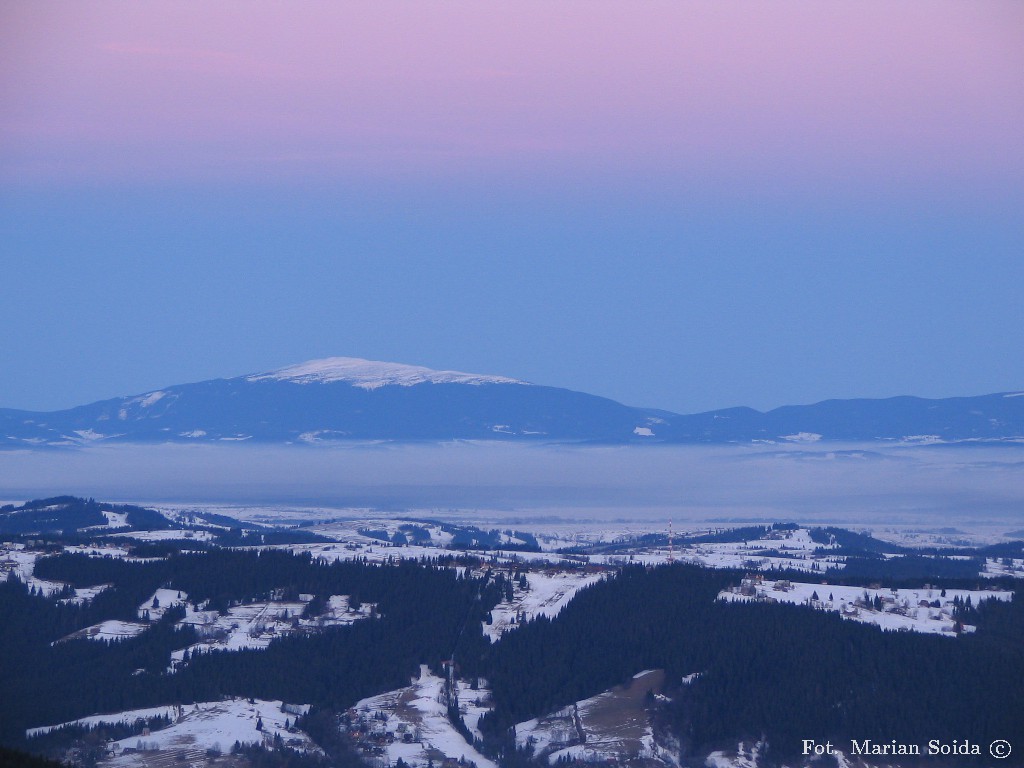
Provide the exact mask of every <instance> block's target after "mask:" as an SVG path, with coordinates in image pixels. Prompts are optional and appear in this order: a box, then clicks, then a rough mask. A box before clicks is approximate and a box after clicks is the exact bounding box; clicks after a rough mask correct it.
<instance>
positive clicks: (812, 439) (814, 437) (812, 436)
mask: <svg viewBox="0 0 1024 768" xmlns="http://www.w3.org/2000/svg"><path fill="white" fill-rule="evenodd" d="M780 439H782V440H788V441H789V442H791V443H816V442H818V441H819V440H821V435H819V434H818V433H817V432H797V433H796V434H795V435H780Z"/></svg>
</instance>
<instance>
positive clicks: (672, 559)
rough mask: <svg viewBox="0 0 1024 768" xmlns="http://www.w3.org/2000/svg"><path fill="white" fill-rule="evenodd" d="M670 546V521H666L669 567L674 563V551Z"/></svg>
mask: <svg viewBox="0 0 1024 768" xmlns="http://www.w3.org/2000/svg"><path fill="white" fill-rule="evenodd" d="M672 544H673V542H672V521H671V520H669V521H668V562H669V565H671V564H672V563H674V562H675V561H676V558H675V550H674V549H673V546H672Z"/></svg>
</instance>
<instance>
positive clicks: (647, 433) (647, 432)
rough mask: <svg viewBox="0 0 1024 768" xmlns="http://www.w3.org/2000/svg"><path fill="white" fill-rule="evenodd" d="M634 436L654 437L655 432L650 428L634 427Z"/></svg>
mask: <svg viewBox="0 0 1024 768" xmlns="http://www.w3.org/2000/svg"><path fill="white" fill-rule="evenodd" d="M633 434H634V435H640V437H654V431H653V430H652V429H651V428H650V427H634V428H633Z"/></svg>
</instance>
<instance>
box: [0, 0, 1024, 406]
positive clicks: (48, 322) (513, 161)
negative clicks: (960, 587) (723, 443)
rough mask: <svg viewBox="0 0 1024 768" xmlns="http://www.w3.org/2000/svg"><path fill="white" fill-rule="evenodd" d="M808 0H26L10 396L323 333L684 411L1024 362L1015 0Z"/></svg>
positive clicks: (213, 364)
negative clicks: (508, 10)
mask: <svg viewBox="0 0 1024 768" xmlns="http://www.w3.org/2000/svg"><path fill="white" fill-rule="evenodd" d="M798 5H799V4H792V5H790V4H785V3H783V4H779V5H778V6H776V8H778V9H779V10H778V11H777V12H774V15H773V16H772V17H771V18H770V19H769V18H766V19H764V20H762V21H764V22H765V23H769V22H771V23H772V24H773V25H774V26H775V33H776V34H775V36H774V37H773V38H772V39H771V40H769V39H766V37H765V36H763V35H758V34H756V33H757V28H756V25H752V23H751V22H750V21H749V19H746V20H745V19H743V18H739V17H737V16H736V14H732V15H730V14H729V13H727V12H720V11H714V12H712V11H710V10H709V9H710V8H711V7H712V6H710V5H706V6H705V5H699V4H658V3H653V4H651V5H650V6H645V8H646V9H647V10H646V11H645V13H640V14H637V15H634V16H631V17H630V20H629V22H628V24H626V23H625V22H624V21H623V20H622V19H618V16H619V15H621V14H618V13H617V12H616V11H615V10H614V9H615V6H614V4H608V5H601V6H599V8H598V9H597V10H596V11H595V12H594V13H591V14H588V15H586V16H583V15H580V16H577V17H575V18H574V17H573V15H572V13H566V14H563V15H562V16H564V18H561V17H560V18H559V19H551V18H547V17H546V16H545V13H546V11H545V6H544V5H543V4H527V5H525V6H524V8H525V9H527V10H524V12H523V14H522V18H521V19H519V23H518V24H516V25H511V26H510V25H506V24H496V23H495V20H493V19H489V18H487V17H486V14H483V15H481V12H480V11H479V10H478V9H477V10H474V9H473V8H472V6H470V5H468V4H467V5H461V4H458V3H455V4H452V5H451V6H445V8H446V9H447V10H446V11H445V12H444V13H446V14H448V16H447V17H445V18H441V17H432V18H430V19H427V20H425V21H424V20H420V22H423V23H426V21H429V22H430V23H432V24H433V25H434V26H433V27H432V37H430V39H429V40H426V41H424V39H421V37H418V36H416V35H415V34H413V33H414V32H415V29H414V27H416V24H413V22H412V21H410V22H409V26H410V29H409V30H404V31H403V30H402V29H399V28H398V27H401V26H402V25H401V24H398V25H397V26H396V25H395V24H393V23H392V22H391V21H388V18H392V19H393V18H394V14H393V13H392V15H391V17H388V16H387V14H386V13H383V12H382V15H379V16H374V12H371V11H365V12H364V13H363V17H360V18H342V17H339V16H337V14H338V13H343V11H335V10H332V7H335V6H332V5H317V4H311V5H310V6H309V8H310V9H311V10H310V16H309V17H308V18H304V19H290V20H289V23H290V26H289V27H288V29H289V30H292V31H290V32H286V31H280V28H281V27H282V24H281V19H280V18H278V15H279V14H280V13H281V12H282V11H281V7H279V6H271V5H266V6H261V5H257V6H253V7H254V8H255V12H254V13H253V14H251V15H250V16H249V17H248V20H247V22H246V24H245V25H242V26H241V27H239V28H236V27H237V25H234V26H233V20H237V15H235V16H233V15H232V12H231V10H230V9H231V8H232V6H230V4H226V3H225V4H211V5H210V6H208V7H209V8H210V9H211V10H205V11H203V10H199V9H196V8H193V10H192V11H190V12H189V13H187V14H183V13H182V12H181V10H180V8H177V7H176V6H174V5H173V4H163V3H153V4H151V5H147V6H146V7H145V9H144V10H140V9H138V8H136V10H135V11H133V13H131V14H126V13H124V11H125V9H126V8H128V6H126V5H119V4H117V3H96V4H95V5H89V6H83V7H84V8H85V9H86V10H84V11H83V10H82V8H81V7H80V8H79V9H77V10H76V11H75V13H78V14H85V16H84V17H83V18H73V17H74V16H75V14H68V16H67V17H65V16H63V15H61V14H57V15H54V14H53V13H50V14H47V13H46V12H44V11H45V8H43V10H42V11H39V12H36V11H34V10H32V11H30V10H26V8H28V7H27V6H26V8H22V9H21V10H19V11H18V12H17V13H15V12H14V11H12V10H10V9H8V10H7V11H5V13H6V14H7V15H8V17H9V20H10V22H11V23H9V24H6V25H0V26H4V27H5V28H6V30H7V31H6V32H5V33H3V34H5V35H13V36H14V38H12V40H10V41H7V42H8V43H10V44H9V45H6V44H5V45H3V46H0V49H4V50H6V51H7V53H6V54H5V55H6V57H7V60H6V62H5V64H4V66H3V67H2V71H3V72H4V74H3V76H2V77H0V88H2V91H0V95H4V96H5V99H6V101H7V103H8V105H9V108H8V109H7V110H5V113H6V114H5V115H0V130H2V134H0V138H3V148H0V237H2V241H0V242H2V245H0V247H2V251H3V255H2V264H3V280H2V284H3V293H2V296H3V310H2V312H0V318H2V319H0V369H2V370H3V372H4V373H3V376H2V377H0V407H14V408H29V409H53V408H60V407H68V406H72V405H76V404H80V403H83V402H89V401H92V400H96V399H100V398H104V397H113V396H117V395H122V394H133V393H138V392H143V391H146V390H149V389H155V388H158V387H161V386H165V385H169V384H175V383H182V382H186V381H195V380H200V379H205V378H214V377H220V376H232V375H238V374H242V373H248V372H253V371H261V370H267V369H270V368H274V367H279V366H283V365H286V364H290V363H295V362H299V361H302V360H305V359H309V358H314V357H326V356H332V355H345V356H354V357H366V358H370V359H380V360H393V361H398V362H406V363H414V364H419V365H426V366H430V367H434V368H446V369H455V370H464V371H470V372H480V373H496V374H503V375H508V376H513V377H516V378H521V379H527V380H530V381H534V382H537V383H543V384H551V385H556V386H564V387H569V388H572V389H579V390H585V391H589V392H593V393H595V394H601V395H605V396H608V397H612V398H615V399H617V400H621V401H623V402H626V403H629V404H633V405H643V406H655V407H662V408H666V409H670V410H676V411H683V412H691V411H698V410H706V409H711V408H718V407H727V406H732V405H740V404H743V405H751V406H754V407H758V408H762V409H763V408H769V407H774V406H778V405H782V404H787V403H800V402H814V401H818V400H822V399H826V398H830V397H855V396H870V397H882V396H890V395H897V394H916V395H922V396H930V397H941V396H953V395H967V394H981V393H986V392H994V391H1003V390H1016V389H1021V388H1024V356H1022V355H1021V354H1020V351H1021V350H1022V349H1024V311H1022V302H1021V295H1022V294H1021V288H1020V286H1022V285H1024V259H1022V258H1021V257H1022V255H1024V247H1022V246H1024V150H1022V148H1021V142H1020V140H1019V126H1020V125H1021V124H1024V74H1022V73H1024V66H1022V64H1024V53H1022V49H1021V48H1020V46H1019V44H1017V42H1019V36H1016V35H1015V30H1016V31H1020V30H1022V29H1024V11H1022V9H1021V7H1020V6H1019V5H1017V4H1015V3H996V2H992V3H978V4H971V5H969V6H968V5H963V4H945V3H939V4H930V3H909V4H906V5H903V6H900V8H899V9H896V10H893V9H891V6H888V5H887V4H878V5H875V4H869V5H870V6H871V8H870V9H869V10H870V12H869V13H867V18H865V17H864V13H863V12H861V11H858V13H856V14H853V15H851V16H850V17H849V18H842V12H841V11H839V10H836V8H835V7H833V8H832V9H831V10H822V9H818V10H817V11H815V12H813V13H812V12H807V11H806V7H804V8H805V11H803V12H801V11H799V8H798ZM43 6H46V3H45V2H43V3H40V4H39V6H38V7H40V8H42V7H43ZM54 7H56V6H54ZM61 7H62V8H66V6H61ZM574 7H575V8H576V10H577V11H578V12H582V11H583V6H579V7H576V6H574V5H573V4H571V3H569V4H566V5H565V6H564V8H566V9H570V10H571V9H572V8H574ZM592 7H593V6H588V10H589V9H590V8H592ZM395 8H397V6H395V7H393V8H391V11H395ZM402 8H408V6H402ZM50 10H51V11H52V10H53V8H51V9H50ZM420 12H421V11H417V13H420ZM758 13H762V14H763V13H764V10H763V9H762V10H760V11H758ZM202 14H207V17H205V18H204V17H202ZM420 22H417V24H419V23H420ZM880 25H881V27H882V28H884V32H879V31H878V30H879V28H880ZM421 26H422V25H421ZM396 29H397V31H396ZM296 30H297V31H296ZM666 30H668V32H666ZM673 30H676V31H678V33H679V34H680V35H683V34H684V32H685V33H686V34H692V35H693V38H692V40H691V41H690V42H691V43H692V45H690V46H689V47H686V46H680V44H679V41H678V40H677V39H676V38H675V37H673V34H674V33H673V34H669V33H671V32H672V31H673ZM687 30H689V32H687ZM694 30H695V31H694ZM837 30H839V31H837ZM332 35H334V36H335V37H336V38H337V39H335V37H332ZM345 35H348V37H345ZM360 35H361V36H362V37H363V38H366V39H367V40H368V41H369V42H365V41H364V42H362V43H360V44H362V45H364V46H365V50H364V49H363V48H359V49H358V51H357V53H359V56H356V55H355V54H352V55H351V56H350V57H349V58H343V60H342V59H339V60H338V61H333V60H332V59H331V57H330V56H329V55H328V53H327V52H330V51H333V50H342V49H344V50H348V48H345V47H344V46H341V45H340V42H345V43H346V45H349V46H350V47H351V46H356V48H358V45H357V44H356V38H358V37H360ZM343 37H344V40H342V38H343ZM769 37H771V36H769ZM15 38H16V39H15ZM310 40H313V43H315V44H313V43H310ZM772 40H774V41H775V42H772ZM339 41H340V42H339ZM588 41H597V42H599V43H600V45H599V46H597V43H595V44H594V45H588V44H587V42H588ZM0 42H2V41H0ZM335 43H337V44H338V45H336V46H335V47H334V48H332V47H331V46H332V45H334V44H335ZM371 43H372V44H371ZM595 46H597V47H596V49H595ZM953 49H955V50H957V51H958V55H957V56H955V57H951V56H949V55H948V53H949V50H953ZM310 51H312V52H310ZM521 51H527V52H528V53H529V54H530V55H529V56H526V55H525V54H523V53H521ZM647 51H654V52H653V53H646V52H647ZM375 56H376V57H378V58H376V59H375V58H374V57H375ZM537 62H539V63H537ZM332 66H333V67H335V68H334V69H332V68H331V67H332ZM339 72H340V73H341V74H338V73H339ZM324 73H326V74H324ZM332 78H333V79H332ZM68 83H70V85H68ZM695 116H696V117H695Z"/></svg>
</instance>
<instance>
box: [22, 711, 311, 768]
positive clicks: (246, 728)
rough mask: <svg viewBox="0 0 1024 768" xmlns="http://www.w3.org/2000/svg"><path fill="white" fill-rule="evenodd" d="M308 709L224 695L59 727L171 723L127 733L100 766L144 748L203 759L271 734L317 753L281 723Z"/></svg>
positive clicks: (139, 754)
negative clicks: (154, 721) (159, 720)
mask: <svg viewBox="0 0 1024 768" xmlns="http://www.w3.org/2000/svg"><path fill="white" fill-rule="evenodd" d="M308 709H309V707H308V706H307V705H284V704H282V702H280V701H263V700H260V699H255V700H253V702H252V703H251V704H250V703H249V701H248V700H247V699H230V700H228V701H215V702H202V703H198V704H186V705H184V706H166V707H150V708H148V709H136V710H130V711H127V712H119V713H114V714H110V715H93V716H91V717H84V718H81V719H80V720H74V721H71V722H69V723H62V724H61V725H97V724H99V723H132V722H135V721H136V720H139V719H148V718H151V717H159V716H165V717H169V718H170V719H171V720H172V723H171V725H169V726H167V727H166V728H161V729H160V730H158V731H153V732H152V733H150V734H149V735H146V736H141V735H139V736H129V737H127V738H125V739H121V740H120V741H117V742H114V743H113V744H112V748H113V752H114V754H115V757H113V758H111V759H110V760H109V761H107V762H106V763H105V765H107V766H118V767H119V768H120V767H122V766H123V767H124V768H128V767H129V766H136V765H139V766H141V765H145V764H146V763H147V759H146V756H145V754H144V753H147V752H157V751H159V752H164V751H169V750H174V751H176V752H177V751H185V752H186V753H188V754H189V757H190V758H195V759H199V760H201V761H203V758H204V757H205V752H206V750H208V749H217V750H220V751H221V752H224V753H227V752H230V751H231V747H232V746H233V745H234V743H235V742H236V741H237V742H240V743H242V744H263V743H267V744H272V743H273V740H274V737H275V736H277V735H280V736H281V739H282V741H283V742H284V744H285V745H286V746H289V747H291V748H293V749H298V750H302V751H319V749H318V747H316V745H315V744H314V743H313V742H312V741H311V740H310V739H309V737H308V736H307V735H306V734H305V733H303V732H301V731H298V730H296V729H294V728H291V729H288V728H286V727H285V722H286V721H294V720H295V716H296V714H301V713H304V712H306V711H308ZM257 723H259V724H260V725H261V726H262V730H258V729H257ZM61 725H52V726H46V727H43V728H32V729H30V730H29V731H26V736H28V737H31V736H35V735H39V734H42V733H46V732H48V731H52V730H54V729H55V728H60V727H61ZM140 748H141V749H140ZM204 762H205V761H204ZM183 764H185V765H187V764H188V763H183Z"/></svg>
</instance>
